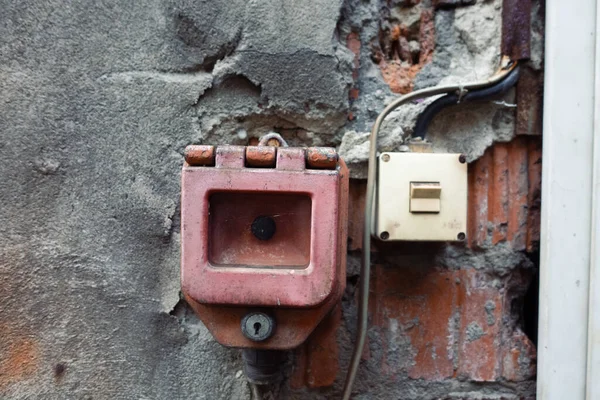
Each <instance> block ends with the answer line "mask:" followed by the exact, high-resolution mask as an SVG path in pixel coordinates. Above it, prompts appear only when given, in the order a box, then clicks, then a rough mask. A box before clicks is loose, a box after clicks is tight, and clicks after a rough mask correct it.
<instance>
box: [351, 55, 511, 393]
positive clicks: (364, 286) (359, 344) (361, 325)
mask: <svg viewBox="0 0 600 400" xmlns="http://www.w3.org/2000/svg"><path fill="white" fill-rule="evenodd" d="M516 65H517V64H516V62H512V61H511V60H510V59H509V58H508V57H503V58H502V60H501V63H500V68H499V69H498V71H497V72H496V73H495V74H494V75H493V76H491V77H490V78H488V79H486V80H483V81H479V82H471V83H466V84H462V85H446V86H439V87H433V88H427V89H421V90H417V91H415V92H412V93H408V94H405V95H404V96H401V97H399V98H397V99H396V100H394V101H393V102H392V103H390V104H389V105H388V106H387V107H386V108H384V110H383V111H382V112H381V113H380V114H379V115H378V116H377V119H376V120H375V124H374V125H373V128H372V129H371V135H370V148H369V163H368V173H367V193H366V199H365V222H364V228H363V229H364V231H363V251H362V259H361V269H360V292H359V308H358V330H357V338H356V342H355V344H354V351H353V353H352V359H351V361H350V366H349V368H348V374H347V375H346V382H345V383H344V392H343V395H342V399H343V400H349V399H350V395H351V394H352V385H353V384H354V380H355V379H356V373H357V372H358V366H359V364H360V359H361V355H362V352H363V348H364V345H365V338H366V335H367V323H368V306H369V281H370V275H371V219H372V213H373V199H374V195H375V179H376V173H377V168H376V167H375V161H376V158H377V136H378V134H379V130H380V129H381V124H382V123H383V121H384V120H385V118H386V117H387V116H388V115H389V114H390V113H391V112H392V111H393V110H395V109H396V108H398V107H400V106H401V105H403V104H406V103H408V102H409V101H412V100H417V99H423V98H427V97H431V96H436V95H440V94H448V93H456V94H457V95H458V98H459V99H460V98H462V97H463V96H464V95H465V94H467V93H469V91H471V90H477V89H483V88H486V87H489V86H493V85H495V84H497V83H498V82H500V81H502V80H504V79H505V78H506V77H507V76H508V75H509V74H510V72H511V71H512V70H513V69H514V68H515V67H516Z"/></svg>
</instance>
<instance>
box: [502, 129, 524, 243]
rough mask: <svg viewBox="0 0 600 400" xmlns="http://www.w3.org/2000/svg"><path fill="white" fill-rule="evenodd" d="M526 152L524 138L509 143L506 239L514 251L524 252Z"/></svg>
mask: <svg viewBox="0 0 600 400" xmlns="http://www.w3.org/2000/svg"><path fill="white" fill-rule="evenodd" d="M528 152H529V149H528V145H527V140H526V138H523V137H517V138H515V139H514V140H513V141H512V142H511V143H510V152H509V163H510V168H509V193H508V199H509V207H508V209H509V216H508V238H507V239H508V241H509V242H510V243H511V244H512V247H513V249H515V250H525V241H526V239H527V195H528V191H529V179H528V171H527V167H528Z"/></svg>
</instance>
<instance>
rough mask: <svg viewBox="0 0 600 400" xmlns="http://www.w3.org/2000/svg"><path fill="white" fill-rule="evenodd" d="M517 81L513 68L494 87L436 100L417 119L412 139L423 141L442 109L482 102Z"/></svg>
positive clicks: (454, 94)
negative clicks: (430, 125)
mask: <svg viewBox="0 0 600 400" xmlns="http://www.w3.org/2000/svg"><path fill="white" fill-rule="evenodd" d="M518 80H519V67H518V66H517V67H515V68H513V69H512V71H510V73H509V74H508V76H507V77H506V78H504V79H502V80H501V81H500V82H498V83H496V84H495V85H492V86H489V87H485V88H483V89H478V90H472V91H470V92H469V93H466V94H464V95H463V96H462V97H461V96H460V95H459V94H457V93H448V94H447V95H445V96H442V97H440V98H439V99H436V100H435V101H434V102H432V103H431V104H429V105H428V106H427V107H425V110H423V112H422V113H421V114H419V117H418V118H417V122H416V124H415V129H414V130H413V134H412V137H413V138H417V137H420V138H421V139H425V135H426V134H427V128H428V127H429V123H430V122H431V120H433V117H435V116H436V115H437V114H438V113H439V112H440V111H442V110H443V109H444V108H446V107H448V106H452V105H456V104H464V103H471V102H475V101H484V100H489V99H490V98H494V97H496V96H499V95H502V94H504V93H506V92H507V91H508V90H509V89H510V88H512V87H513V86H515V85H516V83H517V81H518Z"/></svg>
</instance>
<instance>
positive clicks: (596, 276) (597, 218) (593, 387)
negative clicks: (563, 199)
mask: <svg viewBox="0 0 600 400" xmlns="http://www.w3.org/2000/svg"><path fill="white" fill-rule="evenodd" d="M595 50H596V51H595V58H596V60H595V61H596V72H595V80H594V95H595V99H594V150H593V151H594V155H593V158H594V161H593V168H594V171H593V181H592V192H593V197H592V202H593V203H592V229H591V232H590V235H591V252H590V300H589V317H588V354H587V377H586V381H587V392H586V393H587V399H588V400H591V399H600V254H599V253H598V252H599V251H600V234H599V233H598V229H600V137H599V136H598V134H599V132H598V129H599V128H600V7H598V6H597V5H596V49H595Z"/></svg>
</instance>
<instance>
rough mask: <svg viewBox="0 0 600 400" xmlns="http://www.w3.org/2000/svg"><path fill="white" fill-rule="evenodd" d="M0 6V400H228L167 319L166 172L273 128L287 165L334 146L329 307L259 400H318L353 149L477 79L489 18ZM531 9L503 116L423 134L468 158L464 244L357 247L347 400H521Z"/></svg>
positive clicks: (477, 5) (318, 9)
mask: <svg viewBox="0 0 600 400" xmlns="http://www.w3.org/2000/svg"><path fill="white" fill-rule="evenodd" d="M0 9H1V10H2V12H1V13H0V38H1V39H0V204H1V207H0V221H2V223H1V224H0V337H2V340H1V341H0V397H1V398H6V399H120V398H123V399H128V398H136V399H167V398H177V399H191V398H194V399H248V398H250V396H251V395H250V390H249V388H248V386H247V384H246V382H245V379H244V377H243V375H242V372H241V358H240V354H239V352H238V351H237V350H235V349H226V348H223V347H222V346H220V345H219V344H217V343H216V342H215V341H214V340H213V339H212V338H211V336H210V334H209V333H208V331H207V330H206V329H205V327H204V326H203V325H202V324H201V323H200V322H199V321H198V319H197V318H196V317H195V316H194V315H193V314H192V313H191V311H190V310H189V309H188V308H187V306H186V305H185V304H184V303H183V302H181V301H180V299H179V246H180V228H179V216H178V214H179V190H180V187H179V173H180V168H181V164H182V160H183V156H182V153H183V149H184V148H185V146H186V145H188V144H192V143H211V144H221V143H234V144H248V143H254V142H255V141H256V138H257V137H259V136H260V135H262V134H264V133H266V132H269V131H273V130H274V131H277V132H279V133H281V134H282V135H283V136H284V137H285V138H286V139H287V140H288V141H289V142H291V143H292V144H293V145H319V146H320V145H333V146H338V147H339V149H340V152H341V154H342V155H343V156H344V157H345V158H346V160H347V161H348V162H349V164H350V167H351V169H352V176H353V177H354V178H356V179H354V180H353V182H352V187H351V198H352V201H351V215H352V216H353V217H352V220H351V223H350V237H349V243H350V255H349V263H348V288H347V291H346V294H345V296H344V299H343V301H342V303H341V304H340V306H339V307H338V308H337V309H336V310H334V312H333V313H332V315H331V316H330V317H329V318H328V320H327V321H325V323H324V324H323V325H322V326H321V327H320V328H318V331H317V332H316V333H315V335H313V337H312V338H311V339H310V340H309V342H308V343H307V344H306V345H305V346H303V347H302V348H300V349H298V350H297V351H296V352H294V353H293V354H290V361H289V363H288V365H287V367H286V372H285V375H286V380H285V381H284V382H283V383H282V384H281V385H280V386H278V387H273V388H267V390H265V393H264V395H265V397H266V398H269V397H270V398H277V397H278V398H293V399H325V398H335V397H337V396H339V394H340V391H341V386H342V384H343V378H344V376H345V371H346V368H347V365H348V361H349V358H350V353H351V346H352V341H351V338H352V336H353V335H354V333H355V322H356V305H355V298H356V284H357V274H358V260H359V255H360V251H361V240H360V230H361V229H362V226H361V222H360V219H361V213H362V211H361V207H362V204H363V200H364V199H363V191H364V181H363V180H361V178H363V177H364V175H365V163H364V161H365V160H366V155H367V150H368V147H367V144H366V132H367V131H368V130H369V129H370V125H371V124H372V122H373V121H374V119H375V117H376V115H377V113H378V112H379V111H380V110H381V109H382V108H383V106H384V105H385V104H386V103H387V102H389V101H390V100H391V99H392V98H394V97H395V96H397V94H398V93H405V92H407V91H410V90H412V89H414V88H421V87H427V86H430V85H435V84H438V83H444V82H456V81H462V80H473V79H479V78H484V77H487V76H488V75H490V74H491V73H492V72H493V71H494V69H495V67H496V65H497V63H498V59H499V49H500V36H499V34H500V29H501V18H500V16H501V1H500V0H487V1H484V0H477V1H474V0H468V1H466V0H463V1H462V2H461V1H447V0H444V1H441V0H438V1H435V2H433V4H432V2H431V1H428V0H422V1H421V2H419V1H418V0H417V1H411V0H391V1H372V2H366V1H362V0H344V1H342V0H313V1H307V0H299V1H293V2H290V1H283V0H280V1H275V0H264V1H257V0H249V1H247V0H243V1H242V0H231V1H221V0H219V1H191V0H144V1H135V2H134V1H130V2H129V1H128V2H117V1H113V2H110V1H84V0H73V1H56V0H44V1H22V2H11V1H0ZM542 12H543V10H542V7H541V5H540V4H537V3H535V6H534V10H533V13H534V19H533V20H534V23H533V28H532V29H533V40H532V50H533V56H532V61H531V62H530V63H529V64H528V66H527V68H526V69H525V71H524V78H523V79H522V80H521V83H520V84H519V88H518V91H517V94H516V97H515V94H514V93H511V94H510V95H508V96H507V97H506V98H505V99H503V101H498V102H495V103H486V104H482V105H477V106H472V107H461V108H458V109H453V110H448V111H445V112H444V113H443V114H442V115H440V116H439V117H438V118H437V119H436V120H435V122H434V124H433V125H432V127H431V130H430V133H429V139H430V140H431V142H432V143H433V148H434V150H436V151H452V152H463V153H466V154H467V155H468V158H469V161H470V167H469V168H470V194H469V199H470V206H469V207H470V220H469V232H468V236H469V243H468V244H467V245H419V246H416V245H411V244H404V245H400V246H392V247H390V246H386V247H382V248H376V249H374V250H375V251H376V255H375V257H374V263H375V265H374V272H373V286H372V292H371V296H372V299H371V300H372V301H371V311H372V312H371V328H370V330H369V335H368V339H369V344H368V349H367V351H366V352H365V354H364V359H365V361H364V362H363V364H362V366H361V369H360V371H359V374H358V380H357V383H356V385H355V389H356V396H355V398H357V399H375V398H377V399H453V400H455V399H520V398H533V397H534V394H535V345H534V344H533V343H532V341H531V340H530V339H535V338H534V337H533V335H534V332H535V329H534V328H533V329H532V328H531V327H528V323H529V322H528V321H531V320H533V319H535V318H532V317H531V315H534V314H535V304H533V305H532V306H531V307H529V306H530V305H531V302H529V301H526V300H527V295H526V294H527V290H528V287H529V286H530V283H531V281H532V279H534V276H535V270H536V254H537V241H538V239H539V237H538V236H539V233H538V232H539V229H538V226H539V220H538V218H539V174H540V154H541V151H540V136H539V135H540V134H541V132H540V126H539V124H538V121H539V116H540V115H539V114H540V106H539V104H540V103H539V100H540V96H539V88H540V82H541V79H542V77H541V68H542V48H541V46H542V41H541V39H542V29H543V26H542V21H543V19H542ZM401 25H402V26H401ZM515 104H516V105H517V107H516V108H515ZM423 107H424V104H416V105H410V106H407V107H405V108H403V109H401V110H400V111H398V112H396V113H394V115H392V116H391V117H390V123H388V124H386V126H385V128H384V130H383V132H382V139H381V141H380V144H381V148H382V149H385V150H397V149H398V148H399V146H401V145H402V144H403V139H404V138H406V136H407V135H409V134H410V133H411V129H412V126H413V124H414V120H415V117H416V115H417V114H418V112H419V111H420V110H422V109H423ZM494 143H496V144H494ZM533 298H535V296H533ZM523 304H525V305H526V307H525V312H524V311H523V309H524V307H523ZM529 308H531V310H532V311H528V310H529ZM524 330H525V331H527V332H528V333H529V336H530V337H528V336H527V335H526V333H524ZM532 332H533V333H532Z"/></svg>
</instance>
